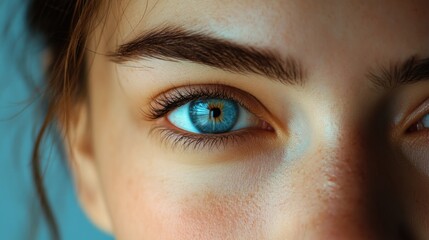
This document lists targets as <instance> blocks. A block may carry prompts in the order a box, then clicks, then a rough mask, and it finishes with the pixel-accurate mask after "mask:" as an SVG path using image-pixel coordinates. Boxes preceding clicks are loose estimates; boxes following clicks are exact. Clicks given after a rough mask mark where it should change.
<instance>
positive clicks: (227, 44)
mask: <svg viewBox="0 0 429 240" xmlns="http://www.w3.org/2000/svg"><path fill="white" fill-rule="evenodd" d="M109 56H110V57H112V58H113V61H114V62H117V63H123V62H126V61H132V60H138V59H146V58H154V59H160V60H165V61H189V62H194V63H198V64H203V65H207V66H210V67H214V68H219V69H222V70H224V71H229V72H234V73H243V74H244V73H254V74H258V75H263V76H265V77H268V78H270V79H273V80H276V81H279V82H281V83H284V84H295V85H300V84H302V77H303V76H302V75H303V74H302V69H301V66H300V65H299V64H298V62H297V61H296V60H295V59H293V58H286V59H282V58H281V57H280V56H278V55H277V54H275V53H273V52H271V51H269V50H262V49H257V48H255V47H250V46H245V45H240V44H238V43H234V42H231V41H228V40H224V39H220V38H217V37H213V36H210V34H207V33H204V32H198V31H190V30H185V29H182V28H179V27H164V28H158V29H153V30H151V31H149V32H147V33H144V34H142V35H140V36H139V37H137V38H136V39H135V40H132V41H130V42H128V43H125V44H122V45H120V46H119V47H118V48H117V50H116V51H115V52H113V53H111V54H109Z"/></svg>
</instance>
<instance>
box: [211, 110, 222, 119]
mask: <svg viewBox="0 0 429 240" xmlns="http://www.w3.org/2000/svg"><path fill="white" fill-rule="evenodd" d="M210 112H211V116H212V118H218V117H219V116H220V115H221V113H222V112H221V111H220V109H219V108H212V109H210Z"/></svg>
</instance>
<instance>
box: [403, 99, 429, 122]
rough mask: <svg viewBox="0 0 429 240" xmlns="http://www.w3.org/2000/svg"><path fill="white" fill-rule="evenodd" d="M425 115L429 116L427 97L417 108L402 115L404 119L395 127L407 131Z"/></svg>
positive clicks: (428, 100)
mask: <svg viewBox="0 0 429 240" xmlns="http://www.w3.org/2000/svg"><path fill="white" fill-rule="evenodd" d="M426 114H429V97H428V98H426V99H425V100H423V101H421V102H420V104H418V105H417V107H415V108H413V109H412V110H411V111H409V112H408V113H407V114H406V115H405V114H404V115H405V117H404V118H403V119H402V120H401V121H399V123H398V124H397V125H400V126H401V129H405V130H407V129H409V127H411V126H412V125H413V124H416V123H417V121H418V120H420V119H421V118H422V117H424V115H426Z"/></svg>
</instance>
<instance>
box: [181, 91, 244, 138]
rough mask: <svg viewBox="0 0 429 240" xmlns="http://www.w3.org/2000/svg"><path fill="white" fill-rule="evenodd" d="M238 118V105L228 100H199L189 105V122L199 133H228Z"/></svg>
mask: <svg viewBox="0 0 429 240" xmlns="http://www.w3.org/2000/svg"><path fill="white" fill-rule="evenodd" d="M238 116H239V106H238V104H237V103H236V102H234V101H232V100H228V99H219V98H211V99H201V100H195V101H192V102H190V104H189V117H190V119H191V122H192V124H193V125H194V126H195V128H197V129H198V131H200V132H201V133H208V134H218V133H225V132H228V131H230V130H231V129H232V128H233V127H234V126H235V124H236V123H237V119H238Z"/></svg>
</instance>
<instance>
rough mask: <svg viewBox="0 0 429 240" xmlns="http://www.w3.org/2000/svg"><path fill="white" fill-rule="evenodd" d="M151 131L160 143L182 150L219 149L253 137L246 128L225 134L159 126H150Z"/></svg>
mask: <svg viewBox="0 0 429 240" xmlns="http://www.w3.org/2000/svg"><path fill="white" fill-rule="evenodd" d="M153 133H154V134H158V135H159V136H160V138H161V143H162V144H166V145H168V146H169V147H172V148H177V147H181V148H183V149H184V150H188V149H192V150H202V149H208V150H214V149H216V150H219V149H222V148H226V147H227V146H228V147H231V146H232V147H233V146H236V145H237V144H239V143H242V142H243V141H244V140H247V141H248V140H249V138H252V137H254V134H252V133H251V132H250V131H247V130H242V131H236V132H234V133H226V134H192V133H187V132H182V131H179V130H175V129H171V128H167V127H161V126H157V127H154V128H152V130H151V131H150V134H153Z"/></svg>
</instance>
